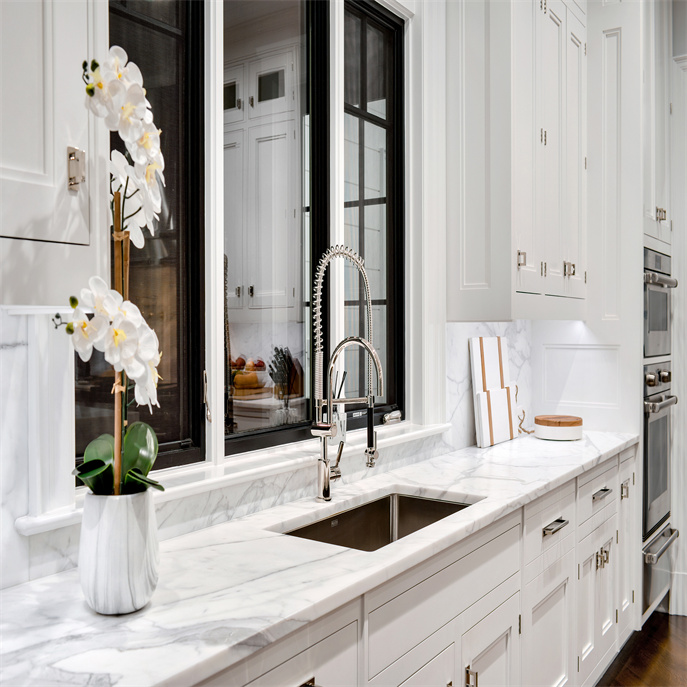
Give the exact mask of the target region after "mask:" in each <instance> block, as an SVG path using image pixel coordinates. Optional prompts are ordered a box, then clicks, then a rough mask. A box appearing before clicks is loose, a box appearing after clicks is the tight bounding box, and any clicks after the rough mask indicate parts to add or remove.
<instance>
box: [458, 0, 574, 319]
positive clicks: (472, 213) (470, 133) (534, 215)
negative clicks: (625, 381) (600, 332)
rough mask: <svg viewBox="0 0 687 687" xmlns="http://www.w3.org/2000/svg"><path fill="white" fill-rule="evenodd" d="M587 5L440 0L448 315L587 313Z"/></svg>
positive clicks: (568, 315)
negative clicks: (444, 33) (443, 5)
mask: <svg viewBox="0 0 687 687" xmlns="http://www.w3.org/2000/svg"><path fill="white" fill-rule="evenodd" d="M584 10H585V4H584V3H581V2H580V3H576V2H574V1H573V0H570V2H569V3H565V2H562V0H546V1H544V0H532V2H519V3H503V2H497V1H495V0H494V1H489V2H483V3H462V2H459V1H458V0H449V2H448V7H447V23H448V29H447V30H448V32H449V36H450V40H449V41H448V46H447V52H448V64H447V109H448V113H447V114H448V121H449V126H448V140H447V145H448V150H449V155H448V164H447V183H448V187H449V189H453V190H454V192H451V193H449V194H448V197H449V200H448V207H447V221H448V225H447V245H448V251H447V261H448V263H447V282H448V298H447V302H448V306H447V311H448V312H447V315H448V319H449V320H450V321H451V320H452V321H457V320H499V319H513V318H520V317H523V318H530V319H536V318H546V319H556V318H570V319H583V318H584V316H585V303H584V297H585V292H586V286H585V285H586V280H587V266H586V215H587V208H586V155H587V151H586V141H587V136H586V119H587V117H586V89H587V79H586V29H585V25H584V21H585V11H584ZM468 27H469V28H468ZM561 297H563V298H561Z"/></svg>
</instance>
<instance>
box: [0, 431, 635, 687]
mask: <svg viewBox="0 0 687 687" xmlns="http://www.w3.org/2000/svg"><path fill="white" fill-rule="evenodd" d="M637 441H638V437H637V436H636V435H631V434H615V433H610V432H587V433H585V435H584V438H583V439H582V440H580V441H577V442H561V443H556V442H547V441H539V440H537V439H534V438H533V437H524V438H520V439H516V440H515V441H510V442H506V443H504V444H499V445H497V446H493V447H491V448H489V449H478V448H475V447H471V448H466V449H462V450H460V451H455V452H452V453H448V454H446V455H443V456H441V457H438V458H433V459H431V460H428V461H424V462H421V463H416V464H414V465H411V466H408V467H403V468H400V469H398V470H394V471H392V472H387V473H385V474H381V475H378V476H375V477H372V478H370V479H366V480H361V481H359V482H356V483H353V484H350V485H340V484H338V483H336V482H335V483H334V485H333V490H332V491H333V497H332V501H331V502H329V503H326V504H323V503H318V502H315V501H314V499H306V500H301V501H296V502H294V503H291V504H287V505H284V506H278V507H276V508H272V509H270V510H266V511H262V512H260V513H256V514H254V515H251V516H248V517H246V518H243V519H240V520H234V521H231V522H228V523H224V524H222V525H217V526H215V527H211V528H207V529H204V530H200V531H198V532H194V533H192V534H187V535H184V536H181V537H177V538H175V539H171V540H169V541H166V542H163V543H162V544H161V547H160V548H161V559H160V581H159V584H158V588H157V591H156V592H155V594H154V595H153V599H152V601H151V603H150V604H149V605H148V606H147V607H146V608H144V609H143V610H142V611H139V612H138V613H134V614H131V615H127V616H115V617H107V616H99V615H97V614H96V613H94V612H93V611H91V610H90V609H89V608H88V607H87V606H86V604H85V602H84V600H83V596H82V594H81V589H80V587H79V582H78V571H77V570H70V571H67V572H63V573H60V574H58V575H52V576H50V577H45V578H41V579H39V580H36V581H33V582H30V583H27V584H23V585H19V586H16V587H12V588H10V589H7V590H4V591H3V592H2V593H0V610H1V613H2V618H1V623H0V642H1V645H0V683H1V684H3V685H12V686H14V685H47V684H65V685H67V684H68V685H114V684H118V685H168V684H174V685H185V684H188V685H191V684H195V683H197V682H199V681H201V680H203V679H205V678H207V677H209V676H211V675H213V674H214V673H216V672H218V671H220V670H222V669H224V668H227V667H228V666H230V665H232V664H234V663H236V662H237V661H240V660H241V659H243V658H245V657H247V656H249V655H251V654H252V653H254V652H256V651H257V650H259V649H260V648H262V647H264V646H266V645H268V644H270V643H271V642H274V641H275V640H278V639H280V638H282V637H284V636H286V635H287V634H289V633H291V632H292V631H294V630H297V629H298V628H300V627H302V626H304V625H306V624H307V623H309V622H311V621H313V620H316V619H317V618H320V617H322V616H323V615H325V614H327V613H329V612H331V611H333V610H335V609H336V608H338V607H340V606H341V605H343V604H345V603H347V602H349V601H351V600H353V599H355V598H356V597H358V596H360V595H361V594H364V593H365V592H367V591H369V590H370V589H372V588H374V587H376V586H377V585H379V584H381V583H382V582H384V581H386V580H388V579H390V578H392V577H394V576H396V575H398V574H400V573H402V572H404V571H405V570H408V569H409V568H411V567H412V566H414V565H416V564H418V563H420V562H422V561H424V560H427V559H428V558H429V557H431V556H432V555H434V554H436V553H439V552H441V551H443V550H445V549H446V548H448V547H449V546H451V545H453V544H455V543H456V542H458V541H460V540H461V539H464V538H465V537H467V536H468V535H470V534H471V533H473V532H475V531H477V530H479V529H480V528H482V527H485V526H486V525H489V524H491V523H492V522H495V521H496V520H498V519H499V518H500V517H502V516H504V515H506V514H508V513H511V512H513V511H514V510H517V509H518V508H521V507H522V506H523V505H525V504H526V503H528V502H530V501H532V500H533V499H536V498H537V497H539V496H541V495H542V494H545V493H546V492H548V491H550V490H551V489H554V488H556V487H557V486H560V485H561V484H563V483H565V482H567V481H568V480H570V479H572V478H574V477H576V476H577V475H579V474H581V473H582V472H584V471H585V470H589V469H590V468H593V467H594V466H596V465H598V464H599V463H600V462H602V461H603V460H605V459H607V458H610V457H611V456H613V455H615V454H617V453H618V452H620V451H622V450H623V449H625V448H627V447H629V446H631V445H633V444H635V443H637ZM342 467H343V469H344V471H345V465H343V464H342ZM389 491H400V492H402V493H407V494H415V495H419V496H429V497H443V498H447V499H450V500H461V498H464V497H466V496H472V497H484V498H482V499H481V500H480V501H478V502H477V503H475V504H474V505H472V506H470V507H469V508H466V509H464V510H462V511H459V512H458V513H455V514H453V515H451V516H449V517H448V518H445V519H444V520H441V521H439V522H437V523H434V524H433V525H430V526H429V527H426V528H424V529H423V530H420V531H418V532H415V533H413V534H411V535H408V536H407V537H405V538H403V539H401V540H399V541H397V542H394V543H393V544H391V545H389V546H386V547H384V548H382V549H379V550H377V551H374V552H371V553H365V552H361V551H355V550H351V549H344V548H340V547H336V546H331V545H328V544H322V543H319V542H314V541H309V540H306V539H300V538H296V537H287V536H284V535H283V534H281V533H280V532H282V531H287V530H289V529H292V528H294V527H298V526H299V525H302V524H306V523H309V522H313V521H315V520H318V519H320V518H323V517H326V516H328V515H331V514H334V513H336V512H338V511H340V510H343V509H345V508H349V507H351V506H354V505H357V504H359V503H361V502H364V501H368V500H371V499H372V498H374V497H375V496H377V495H379V496H381V495H382V494H385V493H388V492H389Z"/></svg>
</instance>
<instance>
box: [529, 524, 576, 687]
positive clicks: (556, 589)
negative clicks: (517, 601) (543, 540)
mask: <svg viewBox="0 0 687 687" xmlns="http://www.w3.org/2000/svg"><path fill="white" fill-rule="evenodd" d="M566 541H568V542H569V543H570V544H571V547H570V550H569V551H568V553H566V554H564V555H563V556H562V557H561V558H559V559H558V560H557V561H555V562H554V563H552V564H551V565H550V566H549V567H548V568H546V570H544V571H543V572H542V573H540V574H539V575H537V576H536V577H535V578H534V579H533V580H532V581H531V582H529V583H527V584H526V585H525V586H524V593H523V598H522V684H523V685H532V686H534V685H537V686H539V685H546V686H547V687H555V686H558V687H563V685H571V684H574V680H575V673H576V667H575V661H574V657H573V651H572V646H573V636H574V628H575V603H574V595H575V583H576V581H577V575H576V567H575V550H574V536H569V537H568V538H567V539H566Z"/></svg>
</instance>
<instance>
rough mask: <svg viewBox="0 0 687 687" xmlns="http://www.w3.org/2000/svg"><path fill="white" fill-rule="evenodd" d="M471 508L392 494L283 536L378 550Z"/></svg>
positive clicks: (441, 501)
mask: <svg viewBox="0 0 687 687" xmlns="http://www.w3.org/2000/svg"><path fill="white" fill-rule="evenodd" d="M470 505H471V504H469V503H455V502H453V501H443V500H440V499H429V498H422V497H419V496H408V495H406V494H389V495H388V496H384V497H382V498H379V499H376V500H375V501H370V502H369V503H364V504H362V505H360V506H356V507H355V508H351V509H349V510H345V511H342V512H341V513H336V515H331V516H329V517H327V518H324V519H322V520H318V521H317V522H313V523H311V524H310V525H305V526H303V527H299V528H297V529H294V530H291V531H289V532H285V533H284V534H289V535H291V536H292V537H302V538H303V539H313V540H314V541H320V542H324V543H326V544H335V545H336V546H345V547H346V548H349V549H358V550H360V551H376V550H377V549H381V548H382V546H386V545H387V544H391V542H395V541H397V540H398V539H401V537H405V536H407V535H408V534H412V533H413V532H417V531H418V530H420V529H422V528H423V527H427V525H431V524H432V523H433V522H437V520H441V519H442V518H446V517H448V516H449V515H452V514H453V513H457V512H458V511H460V510H463V508H467V507H468V506H470Z"/></svg>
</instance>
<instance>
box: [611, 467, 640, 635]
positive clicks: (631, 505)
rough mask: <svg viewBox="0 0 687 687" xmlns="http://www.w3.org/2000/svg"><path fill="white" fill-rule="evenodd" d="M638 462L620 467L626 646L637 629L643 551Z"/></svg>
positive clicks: (621, 617) (621, 612)
mask: <svg viewBox="0 0 687 687" xmlns="http://www.w3.org/2000/svg"><path fill="white" fill-rule="evenodd" d="M634 469H635V461H634V458H633V459H629V460H626V461H625V462H622V463H621V464H620V473H619V476H620V479H619V482H620V495H619V497H618V498H619V499H620V504H619V506H618V545H617V559H618V565H617V573H618V578H617V582H618V598H617V609H618V643H619V645H622V644H623V642H624V641H625V639H626V638H627V637H628V636H629V635H630V633H631V632H632V630H633V626H634V617H633V616H634V613H633V609H634V608H635V607H636V606H635V592H634V586H635V575H634V571H635V569H636V568H637V550H638V549H639V548H640V536H639V528H638V527H637V526H636V524H635V523H637V522H638V514H639V496H638V493H637V486H636V484H635V472H634Z"/></svg>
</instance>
